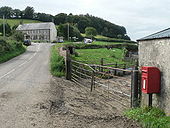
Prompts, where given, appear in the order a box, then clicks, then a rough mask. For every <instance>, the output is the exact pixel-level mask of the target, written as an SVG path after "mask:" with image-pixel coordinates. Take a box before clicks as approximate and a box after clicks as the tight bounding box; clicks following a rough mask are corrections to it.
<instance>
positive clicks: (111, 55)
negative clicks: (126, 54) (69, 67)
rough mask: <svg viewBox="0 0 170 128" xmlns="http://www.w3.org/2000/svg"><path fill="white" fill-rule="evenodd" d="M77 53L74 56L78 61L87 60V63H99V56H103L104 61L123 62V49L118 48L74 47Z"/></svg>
mask: <svg viewBox="0 0 170 128" xmlns="http://www.w3.org/2000/svg"><path fill="white" fill-rule="evenodd" d="M76 52H77V53H78V55H77V56H75V57H74V59H75V60H78V61H87V62H89V63H91V62H94V63H95V64H100V60H101V58H104V63H115V62H117V63H119V64H123V63H124V61H123V50H122V49H118V48H113V49H110V50H108V49H106V48H99V49H76Z"/></svg>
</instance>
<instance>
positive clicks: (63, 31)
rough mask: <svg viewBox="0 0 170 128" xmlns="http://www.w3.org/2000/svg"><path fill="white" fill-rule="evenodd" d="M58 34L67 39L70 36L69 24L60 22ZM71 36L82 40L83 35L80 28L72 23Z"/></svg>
mask: <svg viewBox="0 0 170 128" xmlns="http://www.w3.org/2000/svg"><path fill="white" fill-rule="evenodd" d="M57 29H58V35H59V36H63V37H64V38H65V39H67V37H68V24H67V23H66V24H60V25H59V26H58V28H57ZM69 37H76V38H78V39H79V40H82V36H81V34H80V31H79V30H78V28H77V27H76V26H74V25H72V24H69Z"/></svg>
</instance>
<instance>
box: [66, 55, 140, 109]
mask: <svg viewBox="0 0 170 128" xmlns="http://www.w3.org/2000/svg"><path fill="white" fill-rule="evenodd" d="M137 72H138V71H137V70H127V69H120V68H115V67H108V65H96V64H86V63H83V62H78V61H75V60H72V59H70V57H69V55H67V57H66V78H67V79H68V80H72V81H73V82H75V83H77V84H79V85H83V86H86V87H88V88H89V89H90V91H91V92H92V91H98V92H99V93H100V92H101V91H103V92H105V93H108V94H109V95H114V97H119V99H121V101H122V102H121V104H122V105H123V106H124V107H127V108H129V107H136V106H137V104H138V97H139V95H138V88H139V87H138V79H137V78H138V77H137V76H138V74H137ZM113 100H116V99H113ZM117 102H118V103H119V104H120V101H119V100H118V101H117Z"/></svg>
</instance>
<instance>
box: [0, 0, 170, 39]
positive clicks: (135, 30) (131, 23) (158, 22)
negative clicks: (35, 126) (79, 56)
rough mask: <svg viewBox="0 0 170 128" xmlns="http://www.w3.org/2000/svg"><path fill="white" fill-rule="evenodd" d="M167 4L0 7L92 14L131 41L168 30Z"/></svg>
mask: <svg viewBox="0 0 170 128" xmlns="http://www.w3.org/2000/svg"><path fill="white" fill-rule="evenodd" d="M169 5H170V1H169V0H164V1H160V0H119V1H118V0H67V1H64V0H62V1H61V0H50V1H47V0H22V1H21V0H12V1H11V0H0V6H11V7H13V8H19V9H22V10H23V9H24V8H25V7H26V6H33V7H34V9H35V10H36V12H45V13H49V14H53V15H56V14H58V13H61V12H64V13H67V14H69V13H73V14H86V13H89V14H92V15H95V16H98V17H101V18H103V19H106V20H109V21H110V22H112V23H116V24H118V25H121V26H125V27H126V29H127V32H128V34H129V35H130V37H131V38H132V39H133V40H136V39H138V38H141V37H143V36H147V35H148V34H151V33H154V32H156V31H159V30H161V29H165V28H167V27H169V21H170V18H169V17H168V16H169V14H170V9H169Z"/></svg>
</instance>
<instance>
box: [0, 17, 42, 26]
mask: <svg viewBox="0 0 170 128" xmlns="http://www.w3.org/2000/svg"><path fill="white" fill-rule="evenodd" d="M6 22H7V23H8V24H9V25H10V26H11V27H13V26H14V25H18V24H20V23H40V22H41V21H38V20H26V19H6ZM2 23H3V19H1V18H0V24H2Z"/></svg>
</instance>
